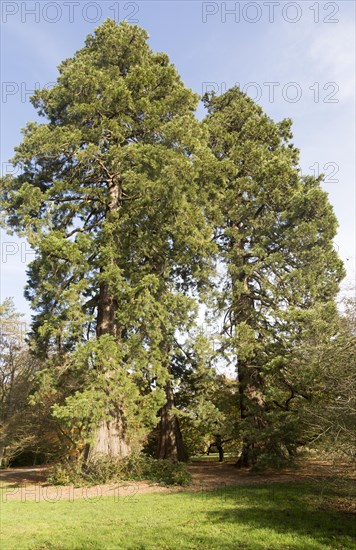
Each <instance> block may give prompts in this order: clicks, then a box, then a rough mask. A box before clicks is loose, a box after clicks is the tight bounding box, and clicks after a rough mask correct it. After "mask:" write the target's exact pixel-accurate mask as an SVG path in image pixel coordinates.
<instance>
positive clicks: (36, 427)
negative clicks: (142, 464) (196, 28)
mask: <svg viewBox="0 0 356 550" xmlns="http://www.w3.org/2000/svg"><path fill="white" fill-rule="evenodd" d="M147 40H148V36H147V34H146V32H145V31H144V30H143V29H141V28H139V27H136V26H132V25H129V24H127V23H120V24H119V25H117V24H116V23H114V22H113V21H110V20H108V21H106V22H105V23H104V24H103V25H101V26H100V27H98V28H97V29H96V31H95V33H94V34H93V35H90V36H88V38H87V40H86V44H85V46H84V47H83V48H82V49H81V50H79V51H78V52H76V54H75V55H74V56H73V57H72V58H70V59H66V60H65V61H63V63H62V64H61V65H60V67H59V76H58V80H57V83H56V85H55V86H53V87H52V88H51V89H48V88H44V89H42V90H39V91H36V92H35V95H34V96H33V98H32V100H31V101H32V104H33V106H34V107H35V108H36V109H37V113H38V114H39V116H41V117H43V119H44V122H42V123H40V122H31V123H29V124H28V125H27V127H26V129H25V130H24V132H23V141H22V142H21V143H20V144H19V146H18V147H17V148H16V154H15V157H14V159H13V164H14V166H15V167H17V168H18V169H19V175H17V176H5V177H3V178H2V179H1V193H0V204H1V207H0V210H1V212H2V214H1V215H2V223H3V226H4V227H6V228H7V229H8V230H12V231H13V232H15V233H16V234H18V235H22V236H25V237H26V239H27V240H28V242H29V244H30V245H31V246H32V247H33V249H34V250H35V252H36V257H35V260H34V261H32V262H31V263H30V265H29V267H28V284H27V287H26V291H25V292H26V297H27V299H28V300H29V301H30V303H31V306H32V309H33V312H34V315H33V323H32V327H31V333H30V334H29V337H28V340H27V342H26V343H25V342H23V338H22V337H20V335H19V327H20V324H19V323H20V320H21V317H20V316H19V314H18V312H16V311H15V309H14V307H13V304H12V302H11V300H9V299H7V300H5V301H4V302H3V304H2V305H1V309H0V315H1V318H0V324H1V335H0V346H1V360H0V378H1V379H0V392H1V394H0V399H1V405H2V406H1V441H2V444H1V447H0V461H1V465H2V466H4V465H8V464H16V463H17V464H20V463H22V464H32V463H34V462H35V463H36V462H37V463H41V462H58V461H60V460H62V459H64V458H66V457H68V456H73V457H75V458H80V460H82V461H84V463H90V462H91V461H95V460H97V459H98V458H100V457H102V456H109V457H110V456H113V457H116V458H120V459H121V458H125V457H127V456H130V455H135V454H137V453H141V452H143V453H144V456H151V457H156V458H159V459H170V460H178V461H186V460H188V457H189V456H192V455H194V454H199V453H206V452H208V450H209V447H210V448H211V447H212V446H213V445H215V447H217V448H219V447H220V458H221V459H222V458H223V451H224V449H227V450H231V451H232V452H233V453H234V454H236V456H238V457H239V458H238V461H237V466H239V467H250V466H254V467H257V468H264V467H267V466H283V465H285V464H286V463H291V462H292V461H293V460H294V459H295V458H296V457H297V456H298V453H299V452H300V451H303V450H304V449H308V450H310V449H317V450H318V449H319V452H322V453H323V455H324V456H325V454H330V455H331V454H334V455H336V456H338V457H344V458H346V459H347V460H350V459H353V458H354V448H355V431H354V428H355V395H356V383H355V382H356V380H355V379H356V375H355V373H356V369H355V362H356V333H355V302H353V301H349V302H348V303H346V304H344V306H343V308H342V309H338V307H337V303H336V299H337V294H338V291H339V283H340V281H341V280H342V278H343V276H344V268H343V265H342V262H341V260H340V259H339V257H338V255H337V252H336V251H335V249H334V246H333V239H334V237H335V234H336V230H337V220H336V217H335V215H334V213H333V209H332V206H331V205H330V203H329V200H328V197H327V193H326V192H325V191H323V189H322V180H323V178H322V176H320V177H318V178H315V177H312V176H303V175H301V172H300V169H299V156H298V155H299V153H298V149H297V148H296V147H295V146H294V144H293V142H292V132H291V126H292V122H291V120H289V119H286V120H282V121H281V122H274V121H273V120H271V119H270V118H269V117H268V116H267V115H266V114H265V113H264V112H263V110H262V108H261V107H260V106H258V105H257V104H256V103H254V101H252V99H250V98H249V97H248V96H247V95H246V94H244V93H242V92H241V91H240V89H239V88H232V89H230V90H228V91H227V92H226V93H224V94H223V95H220V96H217V95H215V94H214V93H210V94H206V95H205V96H204V97H203V98H202V99H203V102H204V105H205V117H204V118H203V120H199V119H198V118H197V116H196V108H197V105H198V102H199V99H200V98H199V97H198V96H197V95H196V94H194V93H193V92H192V91H191V90H190V89H188V88H186V87H185V86H184V84H183V82H182V80H181V78H180V76H179V74H178V72H177V70H176V68H175V67H174V65H172V64H171V62H170V61H169V59H168V56H167V55H166V54H164V53H154V52H153V51H152V50H151V49H150V47H149V46H148V42H147ZM204 315H206V322H207V323H209V325H210V326H213V327H216V330H215V334H214V336H212V335H209V334H207V331H206V330H205V329H204V326H205V325H204V323H203V320H202V319H203V317H204ZM231 366H232V367H233V368H234V372H235V373H236V376H235V377H234V378H232V377H231V375H228V374H227V373H228V372H229V371H228V370H227V369H228V367H229V368H231ZM16 461H17V462H16Z"/></svg>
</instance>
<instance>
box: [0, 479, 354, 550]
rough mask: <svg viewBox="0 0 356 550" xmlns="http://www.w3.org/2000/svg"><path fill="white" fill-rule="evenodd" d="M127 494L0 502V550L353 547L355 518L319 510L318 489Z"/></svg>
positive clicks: (247, 488)
mask: <svg viewBox="0 0 356 550" xmlns="http://www.w3.org/2000/svg"><path fill="white" fill-rule="evenodd" d="M132 493H133V496H130V497H125V498H124V497H120V496H117V497H105V498H104V497H103V498H98V499H97V500H96V501H94V500H93V501H91V500H89V499H88V500H85V499H81V500H74V501H73V500H72V501H71V500H62V501H58V502H35V501H27V502H21V501H8V502H2V504H1V527H2V536H1V544H0V547H1V550H10V549H16V550H26V549H32V550H34V549H36V550H40V549H41V550H45V549H46V550H47V549H55V550H64V549H65V550H69V549H73V550H74V549H76V550H79V549H82V550H89V549H96V550H110V549H119V550H121V549H135V550H138V549H145V550H146V549H162V550H163V549H166V550H176V549H193V548H194V549H197V550H198V549H199V550H204V549H216V550H224V549H226V550H227V549H229V550H237V549H251V550H252V549H256V550H260V549H266V550H267V549H268V550H277V549H280V550H288V549H298V550H309V549H310V550H311V549H313V550H314V549H315V550H316V549H328V548H333V549H338V550H341V549H342V550H344V549H356V544H355V542H354V539H353V536H354V535H355V531H354V521H353V519H354V518H353V517H352V516H351V514H345V513H342V512H338V511H336V510H335V511H333V510H332V509H321V508H320V503H321V502H322V501H321V498H320V487H319V488H318V486H317V485H311V484H306V483H303V484H302V483H290V484H270V485H259V486H257V485H255V486H251V485H250V486H239V487H230V488H229V487H228V488H224V489H221V490H214V491H201V492H197V493H193V492H180V493H175V494H160V493H155V494H145V495H136V496H135V495H134V487H133V491H132ZM336 496H337V495H335V494H332V495H327V494H325V493H324V495H323V498H325V497H326V498H327V499H329V498H330V499H335V498H336ZM344 496H345V495H344ZM340 498H341V499H342V495H339V500H340ZM324 502H326V501H324ZM330 502H332V500H330Z"/></svg>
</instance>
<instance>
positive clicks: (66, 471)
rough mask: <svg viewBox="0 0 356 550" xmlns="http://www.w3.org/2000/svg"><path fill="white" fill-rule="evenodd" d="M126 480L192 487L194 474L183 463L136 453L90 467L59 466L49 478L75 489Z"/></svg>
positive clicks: (98, 461) (76, 464) (103, 459)
mask: <svg viewBox="0 0 356 550" xmlns="http://www.w3.org/2000/svg"><path fill="white" fill-rule="evenodd" d="M123 480H135V481H140V480H150V481H155V482H156V483H161V484H164V485H189V484H190V483H191V475H190V473H189V472H188V471H187V468H186V465H185V464H184V463H182V462H171V461H169V460H157V459H154V458H151V457H147V456H145V455H142V454H132V455H130V456H128V457H126V458H124V459H122V460H119V459H117V458H115V457H108V456H100V457H98V458H96V460H94V461H92V462H89V463H87V464H85V463H83V462H81V461H76V462H66V463H60V464H56V465H55V466H54V467H53V469H52V471H51V473H50V475H49V476H48V478H47V481H48V482H49V483H51V484H53V485H75V486H83V485H97V484H102V483H110V482H115V481H123Z"/></svg>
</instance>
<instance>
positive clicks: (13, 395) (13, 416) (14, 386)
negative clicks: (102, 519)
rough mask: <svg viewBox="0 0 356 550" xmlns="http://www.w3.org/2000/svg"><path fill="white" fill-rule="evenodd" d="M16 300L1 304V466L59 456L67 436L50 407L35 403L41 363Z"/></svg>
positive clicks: (7, 300) (8, 300)
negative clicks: (31, 349)
mask: <svg viewBox="0 0 356 550" xmlns="http://www.w3.org/2000/svg"><path fill="white" fill-rule="evenodd" d="M25 338H26V324H25V322H24V321H22V319H21V315H20V314H19V313H18V312H17V311H16V310H15V307H14V304H13V301H12V300H11V299H6V300H5V301H4V302H3V303H2V304H0V466H7V465H9V464H13V463H14V461H17V463H20V462H21V461H22V462H27V463H31V464H32V463H36V462H41V461H44V460H47V459H50V458H51V459H53V458H56V457H58V456H59V455H60V454H61V452H63V451H64V449H65V444H66V441H65V440H66V437H65V435H64V434H61V432H60V431H59V430H58V428H57V425H56V422H55V421H54V419H53V418H51V416H50V410H49V408H47V407H42V406H37V405H32V404H31V395H32V392H34V391H35V387H36V376H37V375H38V373H39V372H40V370H41V364H40V363H39V361H38V360H36V359H35V358H34V357H33V356H32V355H31V354H30V352H29V349H28V346H27V344H26V341H25Z"/></svg>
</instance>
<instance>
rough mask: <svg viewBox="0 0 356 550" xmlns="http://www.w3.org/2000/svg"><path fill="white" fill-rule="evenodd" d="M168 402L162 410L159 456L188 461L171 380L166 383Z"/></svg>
mask: <svg viewBox="0 0 356 550" xmlns="http://www.w3.org/2000/svg"><path fill="white" fill-rule="evenodd" d="M166 398H167V402H166V404H165V405H164V406H163V407H162V409H161V411H160V415H161V420H160V423H159V426H158V428H159V441H158V449H157V458H164V459H169V460H179V461H180V462H187V460H188V453H187V450H186V447H185V445H184V441H183V437H182V433H181V431H180V427H179V420H178V418H177V417H176V415H175V414H174V410H173V409H174V395H173V388H172V382H171V380H168V382H167V384H166Z"/></svg>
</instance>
